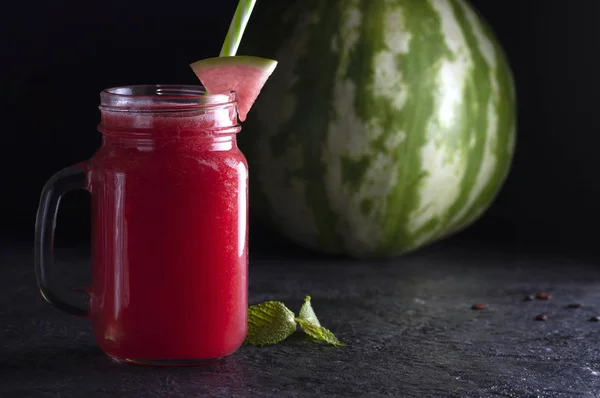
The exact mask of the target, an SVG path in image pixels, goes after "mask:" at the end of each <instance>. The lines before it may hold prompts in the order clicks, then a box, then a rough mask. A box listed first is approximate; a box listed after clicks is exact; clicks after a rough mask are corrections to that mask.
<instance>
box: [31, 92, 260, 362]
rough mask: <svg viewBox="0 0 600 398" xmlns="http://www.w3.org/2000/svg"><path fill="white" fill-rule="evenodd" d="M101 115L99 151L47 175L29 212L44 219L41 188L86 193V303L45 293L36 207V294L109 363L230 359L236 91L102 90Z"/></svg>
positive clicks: (236, 237) (239, 207)
mask: <svg viewBox="0 0 600 398" xmlns="http://www.w3.org/2000/svg"><path fill="white" fill-rule="evenodd" d="M100 111H101V123H100V125H99V127H98V129H99V131H100V132H101V133H102V146H101V147H100V149H99V150H98V151H97V152H96V153H95V155H94V156H93V157H92V159H91V160H90V161H89V162H84V163H82V164H79V165H76V166H73V167H71V168H67V169H65V170H63V171H62V172H59V173H57V175H55V177H53V179H51V181H49V183H48V184H47V187H46V188H45V190H44V192H45V193H43V194H42V202H41V204H40V209H42V208H49V209H50V210H49V211H48V213H52V205H49V207H48V205H44V203H46V202H44V200H45V199H44V198H45V195H46V196H47V197H50V199H49V201H50V202H51V201H52V195H53V193H52V190H54V192H58V195H60V194H61V192H62V193H64V192H66V191H67V190H69V189H73V188H82V189H87V190H89V191H90V192H91V197H92V228H93V229H92V237H93V239H92V285H91V287H89V288H88V292H89V294H90V301H89V305H88V306H87V308H77V307H75V306H71V305H70V304H66V303H64V302H61V301H60V300H59V299H57V298H56V297H53V296H52V295H51V294H50V293H49V291H47V289H46V287H45V286H44V285H45V280H44V261H45V257H44V256H45V254H44V253H45V251H46V250H51V239H46V238H44V235H43V233H44V231H45V230H46V229H47V228H50V227H49V226H48V225H47V224H52V223H53V219H52V216H51V214H47V215H46V216H44V214H42V213H43V210H41V211H40V213H38V224H39V225H37V226H36V229H38V230H41V231H42V232H41V233H39V234H38V235H37V237H38V240H39V242H38V243H39V246H40V250H41V251H42V252H41V254H40V255H39V257H40V262H41V265H40V267H41V271H38V277H39V279H40V280H41V282H40V285H41V289H42V293H43V294H44V296H45V298H46V299H47V300H48V301H50V302H52V303H53V304H54V305H55V306H57V307H58V308H60V309H63V310H66V311H68V312H72V313H75V314H77V315H83V316H85V317H87V318H88V319H89V320H90V321H91V324H92V331H93V335H94V338H95V340H96V342H97V344H98V345H99V346H100V348H101V349H102V350H103V351H104V352H106V353H107V354H108V355H109V356H111V357H113V358H115V359H117V360H119V361H124V362H133V363H141V364H144V363H148V364H182V363H183V364H185V363H191V362H195V361H199V360H204V359H210V358H217V357H221V356H226V355H229V354H231V353H233V352H234V351H236V350H237V348H239V347H240V346H241V345H242V343H243V341H244V339H245V337H246V331H247V307H248V298H247V292H248V283H247V273H248V269H247V266H248V169H247V163H246V160H245V158H244V155H243V154H242V153H241V152H240V150H239V149H238V147H237V144H236V134H237V133H238V132H239V131H240V127H239V125H238V123H237V105H236V101H235V94H233V93H231V94H218V95H204V92H203V91H202V90H201V88H200V87H194V86H130V87H120V88H113V89H108V90H104V91H103V92H102V93H101V105H100ZM48 192H49V193H48ZM44 206H45V207H44ZM56 206H58V203H56ZM54 212H55V211H54ZM39 214H41V216H40V215H39ZM49 234H50V235H51V234H53V231H50V232H49ZM37 257H38V255H37V254H36V258H37ZM40 275H41V276H40Z"/></svg>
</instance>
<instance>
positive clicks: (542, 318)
mask: <svg viewBox="0 0 600 398" xmlns="http://www.w3.org/2000/svg"><path fill="white" fill-rule="evenodd" d="M546 319H548V315H546V314H539V315H536V317H535V320H536V321H545V320H546Z"/></svg>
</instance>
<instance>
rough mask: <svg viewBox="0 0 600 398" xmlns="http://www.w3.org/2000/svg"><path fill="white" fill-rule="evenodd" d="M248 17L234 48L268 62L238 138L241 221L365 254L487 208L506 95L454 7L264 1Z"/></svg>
mask: <svg viewBox="0 0 600 398" xmlns="http://www.w3.org/2000/svg"><path fill="white" fill-rule="evenodd" d="M277 3H279V5H277ZM281 3H286V4H287V5H286V6H285V7H283V6H281ZM278 7H279V8H278ZM255 14H256V15H257V16H256V18H255V19H254V23H252V24H251V25H250V26H249V27H248V30H247V35H246V36H245V38H244V40H245V41H244V43H243V45H242V47H241V51H243V52H241V53H244V54H252V55H257V56H263V57H268V58H274V59H276V60H277V61H278V62H279V64H278V67H277V69H276V70H275V72H274V73H273V75H272V76H271V79H270V80H269V81H268V82H267V84H266V85H265V87H264V88H263V91H262V92H261V94H260V96H259V98H258V100H257V102H256V103H255V105H254V108H253V109H252V110H251V111H250V113H249V115H248V120H247V123H246V124H245V126H244V132H243V134H241V135H240V137H239V139H240V147H241V149H242V151H243V152H244V153H245V154H246V156H247V158H248V162H249V167H250V178H251V188H250V191H251V208H252V211H253V215H255V216H258V218H259V219H261V220H263V221H266V222H267V223H269V224H271V225H273V226H274V227H275V228H276V229H277V230H278V231H280V232H281V233H283V234H284V235H285V236H287V237H289V238H290V239H291V240H293V241H294V242H296V243H298V244H300V245H302V246H306V247H309V248H312V249H315V250H317V251H321V252H326V253H333V254H344V255H349V256H352V257H357V258H368V257H390V256H398V255H401V254H404V253H407V252H410V251H413V250H415V249H418V248H420V247H422V246H424V245H427V244H429V243H432V242H435V241H437V240H439V239H442V238H444V237H447V236H449V235H451V234H454V233H456V232H458V231H460V230H462V229H464V228H465V227H467V226H469V225H470V224H472V223H473V222H474V221H475V220H477V219H478V218H479V217H480V216H481V215H482V214H483V213H484V212H485V211H486V209H488V208H489V206H490V204H491V203H492V202H493V200H494V198H495V197H496V195H497V193H498V192H499V190H500V189H501V187H502V185H503V183H504V181H505V179H506V177H507V174H508V172H509V169H510V165H511V161H512V157H513V152H514V148H515V136H516V131H515V130H516V110H515V108H516V107H515V90H514V83H513V78H512V74H511V70H510V67H509V65H508V63H507V59H506V57H505V55H504V53H503V51H502V49H501V47H500V45H499V44H498V42H497V40H496V39H495V37H494V34H493V32H492V31H491V30H490V28H489V27H488V26H487V25H486V23H485V22H484V21H483V20H482V19H481V18H480V17H479V16H478V14H477V13H476V12H475V10H474V9H473V8H472V6H470V5H469V4H468V3H467V2H466V1H463V0H378V1H373V0H328V1H320V0H300V1H296V2H291V1H290V2H289V3H287V2H280V1H279V0H274V2H269V1H266V0H263V1H262V2H258V4H257V8H256V9H255ZM253 18H254V16H253Z"/></svg>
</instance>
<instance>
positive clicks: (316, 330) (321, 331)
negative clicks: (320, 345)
mask: <svg viewBox="0 0 600 398" xmlns="http://www.w3.org/2000/svg"><path fill="white" fill-rule="evenodd" d="M296 321H297V322H298V323H299V324H300V328H301V329H302V331H303V332H304V333H306V334H307V335H309V336H310V337H312V338H313V339H315V340H319V341H324V342H326V343H329V344H332V345H334V346H336V347H344V346H345V344H343V343H341V342H340V341H339V340H338V339H337V337H335V335H334V334H333V333H332V332H331V331H330V330H328V329H325V328H324V327H323V326H317V325H314V324H312V323H310V322H308V321H307V320H305V319H301V318H296Z"/></svg>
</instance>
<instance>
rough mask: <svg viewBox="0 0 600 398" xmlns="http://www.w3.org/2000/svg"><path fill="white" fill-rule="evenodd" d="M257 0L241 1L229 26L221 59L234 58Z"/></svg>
mask: <svg viewBox="0 0 600 398" xmlns="http://www.w3.org/2000/svg"><path fill="white" fill-rule="evenodd" d="M255 3H256V0H240V2H239V3H238V6H237V8H236V10H235V14H234V15H233V19H232V20H231V25H229V31H228V32H227V36H226V37H225V42H224V43H223V48H221V54H219V57H233V56H235V53H236V52H237V50H238V47H239V46H240V41H241V40H242V35H243V34H244V30H245V29H246V25H247V24H248V19H250V14H251V13H252V9H253V8H254V4H255Z"/></svg>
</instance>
